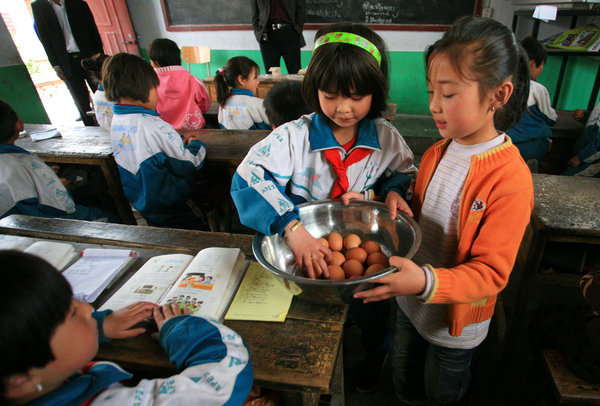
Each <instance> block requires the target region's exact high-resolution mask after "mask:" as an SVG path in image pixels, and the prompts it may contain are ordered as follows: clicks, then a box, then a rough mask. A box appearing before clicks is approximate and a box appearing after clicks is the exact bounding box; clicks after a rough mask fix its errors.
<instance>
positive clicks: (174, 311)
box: [152, 303, 190, 338]
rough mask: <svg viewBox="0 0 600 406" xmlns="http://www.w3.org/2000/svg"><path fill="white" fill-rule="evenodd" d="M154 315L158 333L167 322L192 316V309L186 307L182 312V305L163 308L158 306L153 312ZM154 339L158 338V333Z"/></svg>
mask: <svg viewBox="0 0 600 406" xmlns="http://www.w3.org/2000/svg"><path fill="white" fill-rule="evenodd" d="M153 314H154V322H155V323H156V327H158V331H160V329H161V328H162V326H163V325H164V324H165V323H166V322H167V320H169V319H172V318H173V317H177V316H181V315H184V314H190V309H188V308H187V307H186V308H185V309H183V310H181V306H180V305H178V304H177V303H171V304H166V305H163V306H156V307H155V308H154V310H153ZM152 337H154V338H158V333H153V334H152Z"/></svg>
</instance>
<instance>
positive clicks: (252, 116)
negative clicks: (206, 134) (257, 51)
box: [214, 56, 271, 130]
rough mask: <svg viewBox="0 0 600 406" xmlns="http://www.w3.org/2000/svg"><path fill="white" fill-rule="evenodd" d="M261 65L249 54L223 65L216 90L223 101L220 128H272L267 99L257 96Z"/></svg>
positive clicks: (220, 111)
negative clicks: (248, 56) (266, 111)
mask: <svg viewBox="0 0 600 406" xmlns="http://www.w3.org/2000/svg"><path fill="white" fill-rule="evenodd" d="M258 71H259V69H258V65H257V64H256V62H254V61H253V60H252V59H250V58H247V57H245V56H236V57H234V58H231V59H230V60H228V61H227V64H225V67H224V68H219V69H218V70H217V74H216V75H215V79H214V81H215V89H216V91H217V102H218V103H219V128H223V129H226V130H270V129H271V125H270V124H269V119H268V118H267V114H266V113H265V108H264V106H263V100H262V99H259V98H258V97H256V92H257V89H258V83H259V82H258Z"/></svg>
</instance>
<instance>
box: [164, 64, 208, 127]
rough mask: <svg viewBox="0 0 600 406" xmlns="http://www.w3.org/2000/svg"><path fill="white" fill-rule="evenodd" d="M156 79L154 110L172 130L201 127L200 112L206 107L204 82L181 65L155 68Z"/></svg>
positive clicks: (206, 97) (206, 99)
mask: <svg viewBox="0 0 600 406" xmlns="http://www.w3.org/2000/svg"><path fill="white" fill-rule="evenodd" d="M154 70H155V71H156V74H157V75H158V78H159V79H160V85H159V86H158V104H157V106H156V111H157V112H158V113H160V114H161V116H162V119H163V120H165V121H166V122H167V123H169V124H171V125H172V126H173V127H175V128H191V129H195V128H202V127H204V124H205V121H204V116H203V115H202V114H203V113H206V111H208V109H209V107H210V96H209V95H208V91H207V90H206V87H204V83H202V81H201V80H199V79H198V78H196V77H195V76H193V75H192V74H191V73H189V72H188V71H187V70H186V69H185V68H184V67H183V66H179V65H173V66H165V67H162V68H155V69H154Z"/></svg>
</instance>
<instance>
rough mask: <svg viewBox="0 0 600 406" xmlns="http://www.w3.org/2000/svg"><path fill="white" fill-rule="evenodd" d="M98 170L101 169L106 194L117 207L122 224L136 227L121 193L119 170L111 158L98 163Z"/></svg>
mask: <svg viewBox="0 0 600 406" xmlns="http://www.w3.org/2000/svg"><path fill="white" fill-rule="evenodd" d="M100 168H101V169H102V174H103V175H104V179H106V185H107V186H108V193H110V195H111V196H112V198H113V200H114V202H115V205H116V206H117V210H118V211H119V217H120V218H121V221H122V222H123V224H132V225H137V221H136V220H135V217H134V216H133V212H132V211H131V205H130V204H129V200H127V198H126V197H125V193H123V186H121V178H120V177H119V170H118V168H117V164H116V162H115V161H114V159H113V158H111V159H108V160H103V161H102V162H101V163H100Z"/></svg>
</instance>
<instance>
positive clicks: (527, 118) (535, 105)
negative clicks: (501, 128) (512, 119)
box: [506, 80, 557, 161]
mask: <svg viewBox="0 0 600 406" xmlns="http://www.w3.org/2000/svg"><path fill="white" fill-rule="evenodd" d="M556 117H557V115H556V111H555V110H554V109H553V108H552V105H551V103H550V94H548V90H547V89H546V87H544V85H542V84H540V83H538V82H536V81H535V80H531V81H530V83H529V98H528V99H527V110H526V111H525V112H524V113H523V116H522V117H521V120H520V121H519V122H518V123H517V124H516V125H515V126H514V127H513V128H510V129H508V130H507V131H506V133H507V134H508V135H509V136H510V138H511V140H512V142H513V144H515V146H516V147H517V148H518V149H519V152H521V156H522V157H523V159H524V160H525V161H527V160H528V159H538V160H541V159H542V158H543V157H544V155H546V153H547V152H548V151H549V150H550V137H552V129H551V128H550V127H551V126H553V125H554V124H556Z"/></svg>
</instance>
